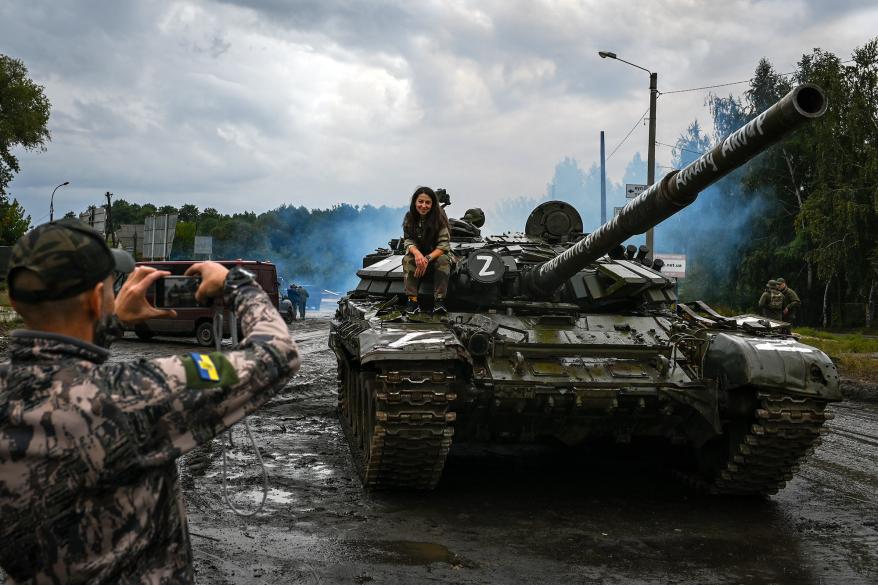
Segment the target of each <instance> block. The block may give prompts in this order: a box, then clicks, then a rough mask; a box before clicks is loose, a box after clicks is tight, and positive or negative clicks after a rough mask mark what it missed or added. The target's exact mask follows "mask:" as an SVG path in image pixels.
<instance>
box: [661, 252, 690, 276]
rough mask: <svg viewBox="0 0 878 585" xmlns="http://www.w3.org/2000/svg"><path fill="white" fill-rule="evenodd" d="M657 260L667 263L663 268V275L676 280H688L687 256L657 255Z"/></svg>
mask: <svg viewBox="0 0 878 585" xmlns="http://www.w3.org/2000/svg"><path fill="white" fill-rule="evenodd" d="M653 258H654V259H655V260H658V259H661V260H662V262H664V263H665V265H664V266H662V274H664V275H665V276H672V277H674V278H686V254H655V255H653Z"/></svg>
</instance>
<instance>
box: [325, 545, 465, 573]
mask: <svg viewBox="0 0 878 585" xmlns="http://www.w3.org/2000/svg"><path fill="white" fill-rule="evenodd" d="M343 546H346V547H350V548H352V549H354V550H355V551H356V552H357V553H358V556H361V557H362V558H363V559H364V560H367V561H368V562H370V563H385V564H393V565H432V564H433V563H445V564H448V565H451V566H454V567H468V568H473V567H475V566H476V565H475V563H473V562H472V561H469V560H467V559H464V558H462V557H459V556H457V555H456V554H454V553H453V552H451V550H449V549H448V547H446V546H444V545H441V544H436V543H435V542H415V541H411V540H375V541H369V542H366V541H349V542H347V543H344V544H343Z"/></svg>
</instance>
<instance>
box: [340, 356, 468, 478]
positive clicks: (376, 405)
mask: <svg viewBox="0 0 878 585" xmlns="http://www.w3.org/2000/svg"><path fill="white" fill-rule="evenodd" d="M413 366H415V364H412V363H399V364H382V365H379V366H378V367H377V370H376V371H361V370H359V368H358V367H357V366H356V365H355V364H353V363H352V362H351V361H349V360H346V361H345V363H344V364H342V367H341V368H339V378H340V380H339V382H340V391H339V404H338V408H339V419H340V420H341V422H342V427H343V428H344V431H345V436H346V438H347V441H348V445H349V446H350V449H351V454H352V456H353V459H354V464H355V466H356V468H357V471H358V473H359V475H360V479H361V480H362V481H363V485H364V486H365V487H366V488H369V489H383V488H402V489H419V490H431V489H433V488H435V487H436V484H437V483H438V482H439V478H440V477H441V476H442V470H443V468H444V467H445V459H446V457H447V455H448V451H449V449H450V448H451V441H452V437H453V436H454V427H453V426H451V423H452V422H454V420H455V418H456V417H455V413H454V412H451V411H449V406H450V403H451V402H452V401H453V400H454V399H455V398H456V395H455V394H454V393H453V391H452V388H451V384H452V383H453V381H454V379H455V376H454V375H453V374H452V373H451V372H452V371H453V370H452V369H451V368H452V366H453V364H451V363H448V362H433V363H430V362H426V363H425V362H418V364H417V366H419V367H413ZM425 366H426V367H425Z"/></svg>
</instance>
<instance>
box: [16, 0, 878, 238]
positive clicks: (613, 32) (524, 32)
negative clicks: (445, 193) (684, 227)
mask: <svg viewBox="0 0 878 585" xmlns="http://www.w3.org/2000/svg"><path fill="white" fill-rule="evenodd" d="M876 34H878V4H876V3H875V2H874V1H873V0H862V1H860V0H836V1H834V2H825V1H817V0H814V1H802V0H800V1H795V0H782V1H773V0H766V1H754V0H719V1H712V0H704V1H700V2H699V1H697V0H665V1H657V0H652V1H628V2H618V1H611V0H603V1H594V2H593V1H572V0H571V1H564V0H558V1H539V2H537V1H534V2H516V1H512V0H488V1H480V2H475V1H473V2H469V1H465V0H445V1H418V0H408V1H402V0H399V1H394V0H376V1H365V0H364V1H355V0H304V1H293V0H262V1H260V0H228V1H225V2H210V1H180V2H177V1H150V2H127V1H110V0H107V1H103V2H99V1H69V2H68V1H57V0H56V1H42V0H20V1H19V0H3V1H2V2H0V53H4V54H7V55H10V56H13V57H16V58H20V59H22V60H23V61H24V63H25V64H26V66H27V67H28V69H29V70H30V74H31V77H32V78H33V79H35V80H36V81H37V82H39V83H40V84H42V85H44V86H45V91H46V94H47V96H48V97H49V99H50V100H51V103H52V116H51V120H50V122H49V126H50V130H51V133H52V141H51V143H49V144H48V149H47V151H46V152H43V153H26V152H19V155H20V160H21V166H22V171H21V173H20V174H19V175H18V177H17V178H16V179H15V180H14V182H13V183H12V185H11V191H12V195H13V196H14V197H16V198H18V199H19V200H20V201H21V202H22V203H23V204H24V206H25V208H26V209H27V210H28V212H29V213H30V214H31V215H32V219H33V221H34V223H39V222H41V221H45V220H46V219H47V218H48V206H49V195H50V193H51V191H52V188H53V187H54V186H55V185H57V184H58V183H61V182H63V181H65V180H68V181H70V182H71V185H70V186H69V187H64V188H62V189H60V190H59V191H58V193H57V195H56V204H55V209H56V215H63V213H64V212H66V211H68V210H75V211H77V212H78V211H81V210H83V209H84V208H85V207H86V206H87V205H89V204H95V203H101V202H102V195H103V193H104V192H105V191H112V192H113V193H114V194H115V195H116V196H117V197H122V198H125V199H127V200H129V201H137V202H141V203H145V202H152V203H155V204H156V205H163V204H173V205H180V204H182V203H188V202H191V203H195V204H197V205H198V206H199V207H201V208H204V207H208V206H212V207H216V208H218V209H220V210H221V211H226V212H232V211H242V210H252V211H257V212H261V211H265V210H268V209H272V208H275V207H277V206H279V205H281V204H284V203H290V204H295V205H305V206H308V207H327V206H329V205H332V204H334V203H338V202H349V203H355V204H363V203H375V204H389V205H402V204H404V203H406V202H407V199H408V197H409V195H410V194H411V192H412V189H413V188H414V187H415V186H416V185H419V184H426V185H431V186H434V187H438V186H444V187H446V188H447V189H448V190H449V192H450V193H451V194H452V197H453V198H454V200H455V201H456V202H461V203H464V202H465V204H466V206H467V207H468V206H471V205H474V204H479V205H482V206H485V207H491V206H493V205H498V204H502V200H503V199H504V198H508V197H516V196H521V195H527V196H537V195H540V194H542V193H543V192H544V191H545V186H546V183H547V182H548V181H549V180H550V179H551V177H552V173H553V169H554V166H555V164H556V163H557V162H558V161H560V160H561V159H562V158H563V157H565V156H571V157H574V158H576V159H577V160H579V161H580V163H581V164H582V165H583V166H586V167H587V166H588V165H590V164H591V163H592V162H597V161H598V157H599V132H600V131H601V130H605V131H606V135H607V150H608V152H609V151H610V150H611V149H612V148H613V147H614V146H615V145H616V144H617V143H618V142H619V141H621V140H622V138H623V137H624V136H625V134H626V133H627V132H628V131H629V130H630V129H631V128H632V126H633V125H634V123H635V121H636V120H637V119H638V118H640V116H641V115H642V114H643V113H644V111H645V110H646V109H647V107H648V105H649V92H648V86H649V78H648V75H647V74H646V73H645V72H643V71H640V70H638V69H634V68H632V67H630V66H628V65H625V64H624V63H621V62H619V61H612V60H609V59H601V58H599V57H598V55H597V51H598V50H609V51H614V52H616V53H617V54H618V55H619V57H620V58H623V59H626V60H628V61H632V62H634V63H637V64H638V65H641V66H643V67H645V68H648V69H651V70H654V71H657V72H658V74H659V89H660V90H663V91H670V90H676V89H685V88H692V87H699V86H704V85H711V84H718V83H724V82H730V81H739V80H744V79H747V78H748V77H750V76H751V75H752V72H753V70H754V68H755V66H756V64H757V62H758V60H759V59H760V58H761V57H767V58H768V59H769V60H770V61H771V62H772V63H773V64H774V65H775V67H776V68H777V70H779V71H781V72H786V71H791V70H793V69H794V68H795V64H796V62H797V61H798V59H799V58H800V57H801V55H802V54H803V53H806V52H810V51H811V49H812V48H813V47H821V48H823V49H825V50H828V51H831V52H834V53H836V54H837V55H839V56H840V57H842V59H846V58H848V56H849V55H850V53H851V51H852V50H853V49H854V48H855V47H857V46H861V45H863V44H864V43H865V42H867V41H868V40H869V39H870V38H871V37H872V36H875V35H876ZM745 88H746V86H744V85H737V86H732V87H729V88H724V89H721V90H714V91H720V92H723V93H724V95H728V93H729V92H732V93H735V94H736V95H737V94H739V93H740V92H742V91H743V90H744V89H745ZM705 97H706V92H705V91H695V92H689V93H678V94H669V95H664V96H661V97H660V98H659V101H658V116H657V119H658V131H657V140H658V141H660V142H665V143H669V144H670V143H673V142H674V141H675V140H676V138H677V136H678V135H679V134H680V132H681V131H682V130H683V129H684V128H685V127H686V125H688V123H689V122H691V121H692V120H693V119H694V118H698V119H699V120H701V121H702V122H708V113H707V110H706V108H705V107H704V101H705ZM646 142H647V128H646V127H645V126H644V125H643V124H641V125H639V126H638V127H637V129H636V130H635V131H634V132H633V133H632V135H631V137H630V138H629V139H628V141H627V142H625V143H624V145H623V146H622V147H621V148H620V149H619V150H618V152H616V154H615V155H614V156H613V157H612V159H611V160H610V161H609V166H608V168H609V177H610V178H611V179H614V180H616V181H619V180H621V179H622V174H623V172H624V168H625V165H626V164H627V163H628V162H629V161H630V160H631V157H632V156H634V154H635V153H636V152H638V151H639V152H641V153H642V154H643V156H644V158H645V155H646ZM670 157H671V153H670V149H668V148H665V147H662V146H659V147H658V150H657V160H658V162H659V164H668V163H669V162H670Z"/></svg>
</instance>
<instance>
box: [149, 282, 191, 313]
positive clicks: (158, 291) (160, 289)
mask: <svg viewBox="0 0 878 585" xmlns="http://www.w3.org/2000/svg"><path fill="white" fill-rule="evenodd" d="M200 285H201V277H198V276H165V277H164V278H160V279H159V280H158V281H156V286H155V306H156V307H161V308H163V309H178V308H186V307H199V306H200V305H199V304H198V301H196V300H195V291H196V290H198V287H199V286H200Z"/></svg>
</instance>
